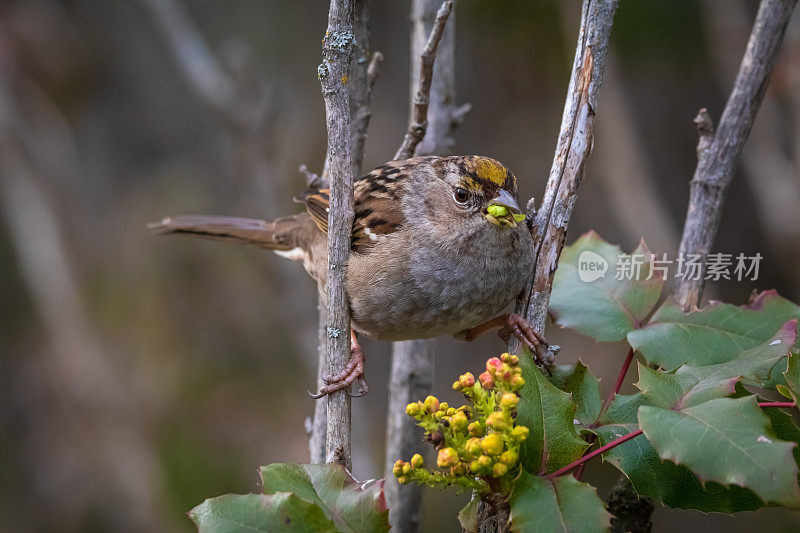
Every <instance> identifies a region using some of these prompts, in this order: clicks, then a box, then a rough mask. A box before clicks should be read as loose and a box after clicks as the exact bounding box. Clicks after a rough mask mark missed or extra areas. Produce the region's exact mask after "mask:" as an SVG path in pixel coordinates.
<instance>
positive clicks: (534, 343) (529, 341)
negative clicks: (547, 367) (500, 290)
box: [498, 313, 548, 361]
mask: <svg viewBox="0 0 800 533" xmlns="http://www.w3.org/2000/svg"><path fill="white" fill-rule="evenodd" d="M512 333H513V334H514V336H515V337H516V338H517V339H518V340H519V341H520V342H522V343H523V344H525V346H527V347H528V349H529V350H530V351H531V352H533V354H534V356H535V357H536V359H537V360H538V361H544V357H545V349H546V348H547V346H548V344H547V339H545V338H544V337H543V336H542V335H541V334H539V333H537V332H536V331H534V330H533V328H532V327H531V326H530V324H528V321H527V320H525V319H524V318H522V317H521V316H520V315H518V314H516V313H509V314H508V317H507V319H506V325H505V327H503V328H502V329H501V330H500V331H499V332H498V335H500V338H501V339H503V340H504V341H505V342H508V339H509V338H510V337H511V334H512Z"/></svg>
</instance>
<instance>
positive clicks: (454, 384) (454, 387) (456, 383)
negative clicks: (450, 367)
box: [453, 381, 464, 391]
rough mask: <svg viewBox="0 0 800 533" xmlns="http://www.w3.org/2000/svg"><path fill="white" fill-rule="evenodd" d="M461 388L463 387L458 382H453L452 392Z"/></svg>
mask: <svg viewBox="0 0 800 533" xmlns="http://www.w3.org/2000/svg"><path fill="white" fill-rule="evenodd" d="M463 388H464V385H462V384H461V382H460V381H454V382H453V390H454V391H460V390H461V389H463Z"/></svg>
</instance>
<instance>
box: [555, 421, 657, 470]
mask: <svg viewBox="0 0 800 533" xmlns="http://www.w3.org/2000/svg"><path fill="white" fill-rule="evenodd" d="M641 434H642V430H641V429H637V430H636V431H634V432H633V433H628V434H627V435H625V436H624V437H620V438H618V439H617V440H613V441H611V442H609V443H608V444H606V445H605V446H600V447H599V448H597V449H596V450H595V451H593V452H591V453H587V454H586V455H584V456H583V457H581V458H580V459H578V460H577V461H573V462H571V463H570V464H568V465H567V466H565V467H564V468H559V469H558V470H556V471H555V472H553V473H551V474H547V475H546V476H545V477H547V478H552V477H559V476H563V475H564V474H566V473H567V472H569V471H570V470H572V469H573V468H575V467H576V466H579V465H582V464H583V463H585V462H586V461H588V460H589V459H593V458H594V457H597V456H598V455H600V454H601V453H603V452H607V451H608V450H610V449H611V448H616V447H617V446H619V445H620V444H622V443H625V442H628V441H629V440H631V439H635V438H636V437H638V436H639V435H641Z"/></svg>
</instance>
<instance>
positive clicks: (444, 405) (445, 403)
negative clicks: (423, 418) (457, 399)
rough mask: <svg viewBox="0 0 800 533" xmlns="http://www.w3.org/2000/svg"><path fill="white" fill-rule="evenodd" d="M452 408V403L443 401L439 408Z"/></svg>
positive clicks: (444, 409) (443, 409) (445, 409)
mask: <svg viewBox="0 0 800 533" xmlns="http://www.w3.org/2000/svg"><path fill="white" fill-rule="evenodd" d="M449 408H450V405H449V404H448V403H447V402H442V403H440V404H439V409H440V410H442V411H447V410H448V409H449Z"/></svg>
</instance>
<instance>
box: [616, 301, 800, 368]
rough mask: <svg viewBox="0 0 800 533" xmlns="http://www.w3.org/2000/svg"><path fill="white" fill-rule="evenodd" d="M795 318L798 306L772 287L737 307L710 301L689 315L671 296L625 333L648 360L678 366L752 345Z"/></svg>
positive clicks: (716, 359)
mask: <svg viewBox="0 0 800 533" xmlns="http://www.w3.org/2000/svg"><path fill="white" fill-rule="evenodd" d="M798 318H800V307H798V306H797V305H795V304H793V303H792V302H790V301H789V300H786V299H785V298H781V297H780V296H778V293H777V292H775V291H765V292H762V293H760V294H758V295H756V296H755V297H754V298H753V299H752V301H751V302H750V303H749V304H748V305H744V306H741V307H740V306H735V305H731V304H724V303H719V302H713V303H711V304H710V305H709V306H708V307H705V308H704V309H701V310H697V311H692V312H691V313H684V312H683V311H682V309H681V307H680V306H679V305H678V304H677V303H676V302H675V300H673V299H669V300H667V301H666V302H664V304H663V305H662V306H661V307H660V308H659V309H658V311H656V313H655V314H654V315H653V317H652V318H651V319H650V320H649V322H648V324H647V325H646V326H644V327H643V328H641V329H638V330H635V331H631V332H630V333H629V334H628V342H629V343H630V344H631V346H633V347H634V348H636V349H637V350H639V351H640V352H641V353H642V355H643V356H644V358H645V359H647V361H648V362H649V363H653V364H656V365H659V366H661V367H664V368H666V369H668V370H671V369H674V368H677V367H679V366H680V365H682V364H690V365H693V366H705V365H713V364H717V363H724V362H726V361H730V360H731V359H734V358H735V357H736V356H737V354H739V353H741V352H742V351H743V350H749V349H750V348H755V347H756V346H758V345H759V344H761V343H763V342H764V341H766V340H767V339H769V338H770V337H772V335H773V334H774V333H775V332H776V331H777V330H778V328H780V327H781V326H783V325H784V324H785V323H786V322H788V321H789V320H792V319H798Z"/></svg>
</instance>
